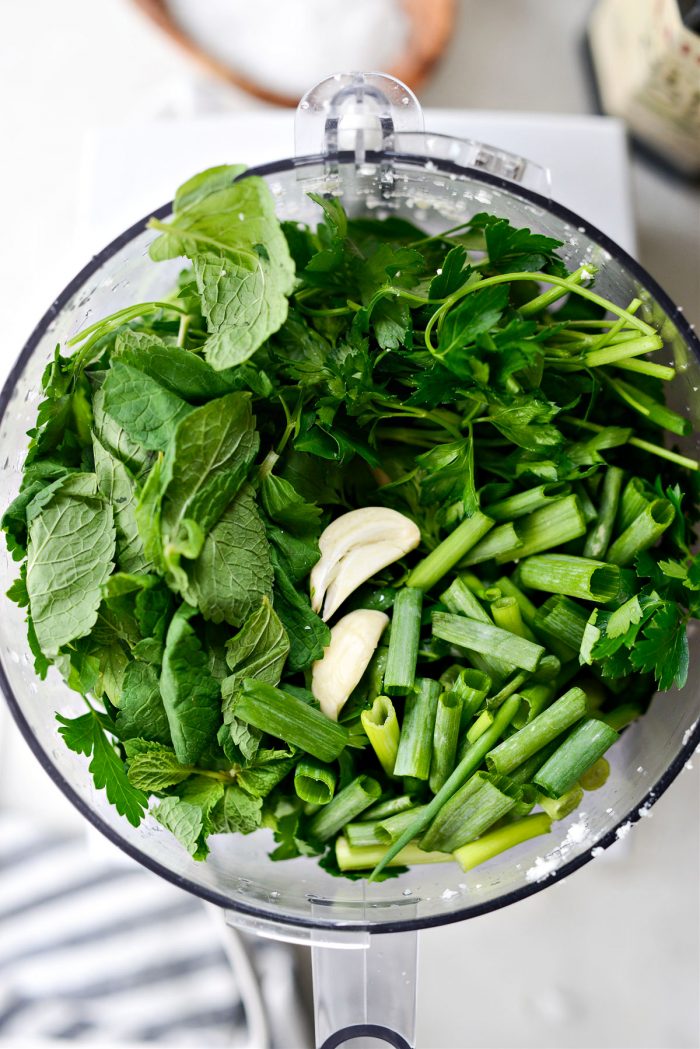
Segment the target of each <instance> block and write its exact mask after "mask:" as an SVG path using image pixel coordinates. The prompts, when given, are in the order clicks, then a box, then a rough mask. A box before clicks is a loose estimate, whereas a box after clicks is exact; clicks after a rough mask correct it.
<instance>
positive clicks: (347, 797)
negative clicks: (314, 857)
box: [309, 776, 382, 841]
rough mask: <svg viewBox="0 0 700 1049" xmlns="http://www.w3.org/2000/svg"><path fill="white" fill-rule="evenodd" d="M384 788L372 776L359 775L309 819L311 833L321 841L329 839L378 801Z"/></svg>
mask: <svg viewBox="0 0 700 1049" xmlns="http://www.w3.org/2000/svg"><path fill="white" fill-rule="evenodd" d="M381 793H382V788H381V787H380V786H379V784H378V783H377V781H376V779H372V778H371V776H358V777H357V778H356V779H354V780H353V781H352V783H349V784H348V785H347V787H345V788H344V789H343V790H341V791H340V793H339V794H336V796H335V797H334V798H333V801H330V802H329V803H328V804H327V805H325V806H324V807H323V808H322V809H321V811H320V812H317V813H316V815H315V816H314V817H313V818H312V819H311V820H310V821H309V833H310V834H311V836H312V837H314V838H318V839H319V841H328V839H329V838H332V837H333V835H334V834H337V833H338V831H339V830H340V829H341V828H342V827H344V826H345V824H346V823H351V822H352V821H353V820H354V819H355V817H356V816H359V814H360V813H361V812H362V811H363V810H364V809H366V808H369V806H370V805H371V804H372V802H373V801H376V800H377V798H378V797H379V795H380V794H381Z"/></svg>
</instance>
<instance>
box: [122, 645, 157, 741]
mask: <svg viewBox="0 0 700 1049" xmlns="http://www.w3.org/2000/svg"><path fill="white" fill-rule="evenodd" d="M116 726H117V730H118V732H119V735H120V737H121V738H122V739H131V738H133V737H141V738H143V739H146V740H149V741H153V742H156V743H169V742H170V728H169V725H168V718H167V715H166V713H165V707H164V705H163V700H162V697H161V694H160V684H159V680H158V674H157V672H156V669H155V667H154V666H152V665H151V664H150V663H142V662H140V661H139V660H135V661H133V662H130V663H128V664H127V666H126V668H125V670H124V674H123V679H122V688H121V696H120V698H119V710H118V711H117V715H116Z"/></svg>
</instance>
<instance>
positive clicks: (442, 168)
mask: <svg viewBox="0 0 700 1049" xmlns="http://www.w3.org/2000/svg"><path fill="white" fill-rule="evenodd" d="M296 135H297V156H296V157H295V158H288V159H286V160H281V161H279V162H277V163H274V164H269V165H266V166H264V167H261V168H257V169H255V170H254V171H252V172H250V174H255V175H259V176H260V177H261V178H264V179H265V181H266V183H267V185H268V186H269V189H270V191H271V193H272V194H273V196H274V198H275V201H276V205H277V212H278V215H279V217H280V218H282V219H284V220H288V221H291V222H297V221H298V222H303V223H309V224H315V223H316V222H317V220H318V206H317V205H316V204H315V203H314V202H313V201H312V200H311V199H310V198H309V195H308V194H309V193H314V194H328V195H335V196H338V197H339V198H340V199H341V201H342V203H343V205H344V207H345V208H346V209H347V211H348V212H349V213H350V214H351V215H352V216H354V217H358V216H371V217H377V218H380V217H383V216H385V215H394V216H396V217H397V218H400V219H406V220H409V221H411V222H413V223H414V224H416V225H419V226H420V227H421V228H423V229H425V230H426V231H427V234H428V235H432V234H435V233H438V232H443V231H444V230H445V229H447V228H451V227H454V226H457V225H459V224H460V223H463V222H465V221H466V220H468V219H469V218H470V217H471V216H473V215H474V214H475V213H478V212H482V211H489V212H492V213H494V214H497V215H500V216H502V217H504V218H507V219H509V220H510V221H511V223H512V224H513V225H516V226H518V227H523V226H528V227H530V228H531V229H533V230H534V231H535V232H537V233H542V234H544V235H547V236H551V237H554V238H556V239H557V240H559V241H561V242H562V247H561V249H559V250H560V254H561V255H562V257H563V259H564V261H565V263H566V265H567V268H568V269H569V270H571V271H573V270H576V269H577V268H579V267H582V266H584V265H587V264H590V265H592V266H595V267H597V273H596V288H597V290H598V291H599V292H600V294H601V295H603V296H605V297H607V298H608V299H609V300H610V301H612V302H614V303H616V304H617V305H618V306H620V307H623V308H624V307H627V306H628V304H629V303H630V302H631V301H633V300H634V299H636V298H638V299H640V300H641V305H640V308H639V315H640V316H642V315H643V316H644V318H645V319H646V320H648V321H651V322H653V324H654V327H655V328H656V329H657V330H659V331H660V332H661V333H662V335H663V339H664V342H665V345H666V348H667V350H668V353H669V354H670V355H672V358H673V363H674V364H675V366H676V377H675V378H674V380H673V382H672V383H671V384H670V385H671V398H672V400H673V402H674V407H677V408H678V409H679V410H681V411H683V412H684V413H685V414H686V415H692V416H694V417H695V426H696V429H698V423H697V419H698V415H699V414H700V413H699V412H698V407H699V405H698V391H699V390H700V363H699V362H700V344H699V343H698V340H697V337H696V336H695V334H694V333H693V331H692V330H691V329H690V326H689V325H688V324H687V322H686V321H685V319H684V318H683V315H682V313H681V311H680V310H679V309H678V308H677V307H676V306H675V305H674V304H673V303H672V302H671V301H670V300H669V298H668V296H666V295H665V293H664V292H663V290H662V289H661V288H659V287H658V285H657V284H656V283H655V281H654V280H653V278H652V277H651V276H649V275H648V274H646V273H645V272H644V271H643V270H642V269H641V268H640V267H639V266H638V265H637V263H636V262H635V261H634V260H633V259H631V258H630V257H629V256H628V255H626V253H625V252H624V251H622V249H620V248H619V247H618V246H617V245H615V244H614V243H612V242H611V241H609V240H608V239H607V237H606V236H605V235H604V234H603V233H600V232H599V231H597V230H595V229H593V228H591V227H590V225H589V224H588V223H587V222H586V221H585V220H583V219H581V218H580V217H579V216H577V215H575V214H573V213H571V212H569V211H568V210H567V209H565V208H563V207H561V206H560V205H558V204H556V203H552V202H551V201H550V199H549V192H548V181H547V177H546V174H545V173H544V172H543V171H542V170H541V169H540V168H538V167H537V166H535V165H532V164H530V163H529V162H526V161H524V160H522V158H520V157H516V156H513V155H511V154H509V153H506V152H503V151H500V150H498V149H493V148H491V147H486V146H482V145H479V144H478V143H474V142H466V141H461V140H456V139H452V138H449V137H446V136H442V135H434V134H429V133H425V132H424V131H423V123H422V115H421V111H420V108H419V106H418V104H417V102H416V99H415V98H414V96H413V95H412V94H411V93H410V92H409V91H408V90H407V89H406V88H405V87H404V86H403V85H402V84H400V83H398V82H397V81H395V80H392V79H391V78H389V77H385V76H382V75H379V74H368V75H362V74H353V75H348V76H336V77H330V78H328V79H327V80H325V81H323V82H322V83H321V84H320V85H318V86H317V87H316V88H314V89H313V90H312V91H311V92H309V94H307V95H306V96H305V98H304V99H303V100H302V102H301V104H300V107H299V112H298V117H297V128H296ZM242 177H245V176H242ZM170 212H171V207H170V205H168V206H166V207H164V208H162V209H160V211H159V212H158V213H157V217H158V218H159V219H164V218H167V217H168V216H169V215H170ZM152 239H153V231H152V230H150V229H147V228H146V224H145V222H140V223H138V224H137V225H135V226H134V227H133V228H132V229H130V230H127V231H126V232H125V233H123V234H122V235H121V236H120V237H119V238H118V239H117V240H116V241H115V242H114V243H113V244H111V245H109V246H108V247H107V248H106V249H105V250H104V251H103V252H101V253H100V254H98V255H97V256H96V257H95V258H94V259H92V260H91V261H90V262H89V263H88V265H87V266H86V267H85V269H84V270H83V271H82V272H81V273H80V274H78V275H77V276H76V278H75V279H74V280H73V281H72V282H71V284H70V285H69V286H68V288H66V290H65V291H64V292H63V293H62V294H61V295H60V296H59V297H58V299H57V300H56V302H55V303H54V304H53V305H52V307H51V308H50V310H49V312H48V313H47V314H46V316H45V317H44V318H43V319H42V320H41V322H40V323H39V325H38V326H37V328H36V330H35V332H34V333H33V334H32V336H31V337H30V339H29V341H28V343H27V345H26V347H25V348H24V350H23V352H22V354H21V356H20V359H19V361H18V362H17V364H16V365H15V368H14V369H13V372H12V374H11V376H10V378H9V379H8V381H7V383H6V385H5V388H4V390H3V392H2V395H1V397H0V412H1V414H2V418H1V419H0V478H1V483H0V492H3V493H5V497H6V502H9V501H10V499H12V498H13V497H14V496H15V495H16V493H17V491H18V489H19V485H20V481H21V473H22V464H23V462H24V459H25V455H26V448H27V438H26V437H25V434H26V432H27V430H29V429H30V428H31V427H33V426H34V425H35V424H36V411H37V403H38V401H39V400H40V399H41V376H42V373H43V371H44V368H45V366H46V364H47V363H48V362H49V361H50V360H51V359H52V358H53V355H54V350H55V346H56V344H57V343H61V344H65V343H66V342H67V341H68V340H69V339H70V338H71V337H72V336H73V335H75V334H76V332H78V331H81V330H83V329H84V328H85V327H86V326H87V325H89V324H91V323H92V322H93V321H94V320H95V318H101V317H104V316H106V315H108V314H111V313H113V312H114V310H115V309H120V308H123V307H130V306H133V304H134V302H143V301H152V300H157V299H162V298H163V297H164V296H166V295H168V294H169V293H170V291H171V289H172V287H173V285H174V284H175V282H176V280H177V275H178V272H179V269H180V266H181V263H180V261H179V260H178V259H172V260H170V261H169V262H161V263H159V265H158V266H157V267H154V266H152V265H151V264H150V263H149V260H148V245H149V244H150V242H151V241H152ZM691 440H692V439H690V438H688V439H680V440H679V441H678V444H679V445H680V446H681V448H682V449H683V450H684V451H687V453H688V454H690V455H694V456H695V457H697V454H698V453H697V446H696V445H695V444H693V443H691ZM16 574H17V566H16V562H14V561H13V560H12V557H11V556H10V554H9V552H7V551H5V552H4V554H2V555H0V575H2V578H0V587H1V588H2V590H3V591H6V590H7V589H8V587H9V586H10V584H11V583H12V582H13V580H14V579H15V577H16ZM699 647H700V632H696V633H694V634H691V637H690V648H691V661H692V660H695V659H697V658H698V657H699V656H700V652H698V648H699ZM0 685H1V686H2V689H3V691H4V692H5V695H6V697H7V699H8V702H9V705H10V709H11V711H12V713H13V715H14V717H15V719H16V721H17V723H18V725H19V727H20V729H21V731H22V732H23V734H24V736H25V738H26V739H27V741H28V743H29V745H30V746H31V748H32V749H33V750H34V752H35V754H36V755H37V757H38V759H39V760H40V762H41V763H42V764H43V765H44V767H45V768H46V770H47V772H48V773H49V774H50V775H51V776H52V777H53V779H54V780H55V782H56V783H57V784H58V785H59V786H60V787H61V789H62V790H63V791H64V793H66V795H67V796H68V797H69V798H70V799H71V800H72V801H73V803H74V804H75V805H76V806H77V807H78V808H79V810H80V811H81V812H82V813H83V814H84V815H85V816H86V817H87V818H88V819H90V820H91V821H92V822H93V823H94V824H95V825H96V826H97V827H98V829H100V830H101V831H102V833H104V834H105V835H106V836H107V837H108V838H110V840H112V841H113V842H114V843H115V844H117V845H119V846H120V847H121V848H122V849H124V850H125V851H126V852H127V853H128V854H129V855H131V856H132V857H133V858H134V859H136V860H138V861H139V862H141V863H143V864H144V865H145V866H147V867H148V868H149V869H151V870H153V871H155V872H156V873H158V874H160V875H161V876H162V877H165V878H167V879H169V880H170V881H172V882H173V883H175V884H177V885H179V886H180V887H181V888H184V889H187V890H188V891H190V892H192V893H194V894H196V895H199V896H200V897H202V898H204V899H206V900H208V901H210V902H211V903H214V904H216V905H217V906H218V907H220V908H222V910H224V911H225V913H226V916H227V919H228V921H229V922H230V923H231V924H232V925H235V926H238V927H240V928H244V929H246V930H248V931H250V932H256V933H258V934H260V935H263V936H268V937H275V938H279V939H283V940H288V941H292V942H299V943H304V944H306V945H308V946H310V947H311V949H312V953H313V968H314V984H315V994H316V1037H317V1044H318V1045H319V1046H324V1047H326V1049H329V1047H331V1046H340V1045H344V1044H349V1045H351V1046H353V1047H355V1049H357V1047H358V1046H360V1045H364V1046H373V1045H374V1046H381V1045H385V1044H389V1045H394V1046H401V1047H405V1046H413V1045H414V1044H415V991H416V957H417V930H418V929H420V928H428V927H432V926H435V925H440V924H444V923H446V922H450V921H457V920H462V919H464V918H467V917H475V916H477V915H480V914H484V913H486V912H488V911H490V910H493V909H495V908H497V907H502V906H504V905H507V904H509V903H514V902H516V901H517V900H520V899H523V898H524V897H526V896H528V895H530V894H532V893H534V892H537V891H539V890H540V889H542V888H546V887H547V886H549V885H552V884H554V882H555V881H556V879H557V878H558V877H566V876H568V875H569V874H570V873H572V872H573V871H574V870H576V869H577V868H578V867H579V866H581V865H583V864H584V863H586V862H587V861H588V860H589V859H590V858H591V855H592V852H595V854H597V853H598V851H599V850H601V849H602V848H605V847H607V846H608V845H610V844H612V843H613V842H614V841H615V840H616V836H617V835H618V832H620V833H626V829H625V828H627V827H628V826H629V823H630V822H635V821H636V820H637V819H639V817H640V815H645V814H646V813H647V812H648V808H649V806H650V805H651V804H652V803H653V802H654V801H655V800H656V798H658V797H659V796H660V795H661V794H662V793H663V791H664V790H665V789H666V787H667V786H668V785H669V784H670V783H671V782H672V780H673V779H674V778H675V776H676V775H678V774H679V772H680V771H681V770H682V769H683V767H684V765H685V763H686V762H688V761H689V760H690V758H691V755H692V753H693V751H694V749H695V747H696V746H698V744H700V726H699V725H698V683H695V682H693V681H692V680H691V682H690V683H689V684H688V686H687V687H686V688H685V689H683V690H682V691H681V692H679V693H676V694H674V695H672V696H669V695H659V696H657V697H656V698H655V699H654V700H653V702H652V704H651V707H650V709H649V711H648V712H647V713H646V714H645V716H644V717H643V718H639V719H638V720H637V721H636V722H634V724H632V725H630V726H629V727H628V728H627V729H625V731H624V733H623V734H622V735H621V738H620V740H619V742H617V743H616V744H615V746H614V747H613V748H612V750H611V751H610V753H609V757H610V762H611V765H612V772H611V775H610V777H609V779H608V780H607V782H606V783H605V784H604V785H603V786H601V787H600V789H598V790H596V791H594V792H592V793H590V794H588V795H587V796H586V803H585V812H583V811H580V810H579V812H578V813H577V814H576V816H574V817H573V818H572V820H566V819H562V820H560V821H559V822H557V823H555V824H554V825H553V829H552V831H551V833H550V834H549V836H548V837H547V838H540V839H532V840H528V841H524V842H523V843H522V844H521V845H519V846H518V847H517V849H516V850H510V851H509V852H507V853H506V854H504V856H503V857H502V858H501V859H500V860H496V861H494V862H491V863H489V864H487V865H485V866H484V867H482V868H479V870H478V871H476V872H474V873H472V872H469V873H464V872H463V871H462V870H461V868H460V867H459V866H458V865H457V864H456V863H435V864H429V865H416V866H413V867H411V868H410V869H409V870H408V871H407V872H406V873H404V874H402V875H401V876H400V877H398V878H390V879H387V880H386V881H375V882H371V883H369V882H368V881H367V880H366V879H360V880H357V881H351V880H349V879H342V878H333V877H331V876H330V875H329V874H328V873H327V872H326V871H324V870H323V869H322V868H321V867H319V865H318V864H317V862H316V860H315V859H312V858H307V857H300V858H297V859H294V860H289V861H285V862H271V861H270V859H269V853H270V851H271V850H272V848H273V847H274V843H273V840H272V833H271V831H269V830H261V831H258V832H256V833H255V834H249V835H245V836H242V835H238V834H235V835H234V834H221V835H216V836H214V837H213V838H212V843H211V844H212V848H211V853H210V855H209V857H208V859H207V861H206V862H204V863H198V862H196V861H195V860H194V859H193V858H192V856H190V855H189V854H188V853H187V851H186V850H185V849H183V848H182V846H181V845H180V844H179V843H178V842H177V841H176V840H175V838H174V837H173V836H172V835H171V834H169V833H168V832H167V831H166V830H165V829H164V827H162V826H161V825H160V824H159V823H157V821H156V820H153V819H148V818H147V819H144V820H143V821H142V823H141V824H140V825H139V826H138V827H135V826H131V825H130V824H129V823H128V822H127V821H126V820H125V819H124V818H123V817H122V816H120V815H119V814H118V812H117V811H116V810H115V809H114V808H113V807H112V806H111V805H110V804H109V802H108V801H107V799H106V798H105V797H104V794H103V792H97V791H96V790H95V786H94V783H93V780H92V777H91V774H90V772H89V768H88V765H89V763H88V762H87V761H86V760H85V759H84V756H83V755H82V754H78V753H76V752H74V751H72V750H69V749H68V748H66V747H63V746H62V745H61V741H60V740H59V739H58V738H57V733H56V720H55V713H56V711H58V712H59V713H60V714H61V715H64V716H68V717H70V716H73V717H74V716H75V715H76V714H83V713H84V705H83V703H82V699H81V697H80V696H79V695H78V694H77V693H75V692H73V691H71V690H70V689H69V688H68V686H67V685H66V684H65V683H64V682H63V681H62V680H61V678H60V676H59V675H58V674H57V673H56V672H55V671H53V670H51V671H49V674H48V676H47V678H46V679H45V680H39V679H38V677H37V675H36V674H35V672H34V668H33V659H32V656H31V653H30V652H29V648H28V644H27V633H26V624H25V622H24V613H23V610H22V609H19V608H18V607H17V606H14V605H13V606H11V607H8V608H7V609H6V611H5V612H4V613H3V621H2V632H1V635H0Z"/></svg>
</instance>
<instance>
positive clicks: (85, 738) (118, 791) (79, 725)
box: [56, 711, 148, 827]
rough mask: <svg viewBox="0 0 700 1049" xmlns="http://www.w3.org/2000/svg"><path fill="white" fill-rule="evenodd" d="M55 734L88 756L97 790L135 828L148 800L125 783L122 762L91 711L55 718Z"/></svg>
mask: <svg viewBox="0 0 700 1049" xmlns="http://www.w3.org/2000/svg"><path fill="white" fill-rule="evenodd" d="M56 720H57V721H58V722H59V725H60V728H59V730H58V731H59V732H60V733H61V735H62V736H63V739H64V742H65V744H66V746H67V747H69V748H70V749H71V750H74V751H76V753H78V754H84V755H86V756H90V755H92V761H91V762H90V772H91V773H92V778H93V780H94V781H95V786H96V787H97V789H98V790H102V789H103V788H104V789H105V790H106V792H107V799H108V801H110V802H111V804H112V805H114V807H115V808H116V810H117V812H118V813H119V814H120V816H126V818H127V819H128V821H129V823H131V825H132V826H134V827H138V825H139V823H140V822H141V820H142V819H143V815H144V812H145V811H146V808H147V807H148V798H147V797H146V795H145V794H144V793H143V791H141V790H138V789H137V788H136V787H134V786H133V785H132V784H131V783H130V782H129V780H128V778H127V774H126V769H125V768H124V763H123V761H122V760H121V758H120V757H119V755H118V754H117V753H116V751H115V749H114V747H113V745H112V744H111V743H110V741H109V740H108V738H107V736H106V734H105V731H104V729H103V727H102V724H101V721H100V718H99V717H98V715H97V714H96V713H95V711H90V712H89V713H88V714H83V715H82V716H81V717H78V718H65V717H63V715H61V714H57V715H56Z"/></svg>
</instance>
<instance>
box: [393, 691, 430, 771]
mask: <svg viewBox="0 0 700 1049" xmlns="http://www.w3.org/2000/svg"><path fill="white" fill-rule="evenodd" d="M416 684H417V691H416V692H412V693H411V694H410V695H408V696H407V697H406V703H405V706H404V716H403V723H402V725H401V734H400V736H399V749H398V753H397V755H396V763H395V765H394V775H395V776H411V777H413V778H414V779H420V780H427V779H428V776H429V775H430V762H431V758H432V750H433V731H434V728H435V717H436V714H437V704H438V699H439V696H440V683H439V682H438V681H433V680H432V679H431V678H421V679H420V680H419V681H418V682H417V683H416Z"/></svg>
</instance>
